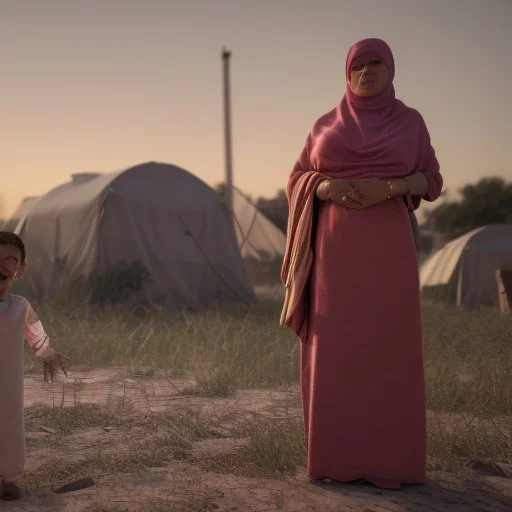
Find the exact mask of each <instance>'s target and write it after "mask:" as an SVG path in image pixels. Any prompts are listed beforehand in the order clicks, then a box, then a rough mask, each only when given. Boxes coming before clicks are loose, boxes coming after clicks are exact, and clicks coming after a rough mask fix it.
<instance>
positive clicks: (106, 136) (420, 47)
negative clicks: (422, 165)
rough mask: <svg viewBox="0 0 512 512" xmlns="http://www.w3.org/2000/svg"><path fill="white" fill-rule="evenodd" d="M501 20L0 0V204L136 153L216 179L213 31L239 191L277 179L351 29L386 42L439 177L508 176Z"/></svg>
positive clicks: (509, 110) (489, 6)
mask: <svg viewBox="0 0 512 512" xmlns="http://www.w3.org/2000/svg"><path fill="white" fill-rule="evenodd" d="M511 27H512V0H487V1H484V0H480V1H476V0H423V1H419V0H380V1H379V0H373V1H370V0H259V1H252V0H238V1H236V0H186V1H178V0H166V1H164V0H160V1H156V0H145V1H134V0H127V1H121V0H82V1H73V0H60V1H57V0H32V1H26V0H0V42H1V51H0V59H1V60H0V63H1V91H2V93H1V125H2V136H1V139H2V146H1V147H2V150H1V152H0V159H1V160H0V169H1V170H0V172H1V175H2V178H3V180H2V181H3V183H4V186H3V190H2V191H1V192H0V198H2V199H3V202H4V211H3V214H5V215H9V214H10V213H12V211H13V210H14V209H15V208H16V206H17V205H18V203H19V201H20V200H21V199H22V198H23V197H25V196H32V195H39V194H42V193H44V192H46V191H48V190H49V189H50V188H52V187H54V186H56V185H58V184H60V183H62V182H64V181H67V180H68V179H69V176H70V174H71V173H75V172H85V171H99V172H108V171H113V170H118V169H121V168H126V167H130V166H133V165H136V164H139V163H143V162H147V161H152V160H153V161H159V162H166V163H172V164H176V165H179V166H181V167H183V168H185V169H187V170H188V171H190V172H192V173H193V174H195V175H197V176H198V177H200V178H201V179H203V180H204V181H206V182H207V183H208V184H210V185H214V184H216V183H218V182H220V181H222V180H223V179H224V169H225V163H224V133H223V97H222V61H221V51H222V47H223V46H224V45H225V46H226V47H227V48H228V49H229V50H230V51H232V58H231V85H232V110H233V117H232V119H233V172H234V183H235V185H236V186H238V187H239V188H241V189H242V190H243V191H244V192H245V193H247V194H250V195H252V196H254V197H258V196H260V195H264V196H272V195H274V194H275V192H276V191H277V189H279V188H284V187H285V186H286V182H287V179H288V175H289V173H290V170H291V168H292V166H293V164H294V163H295V160H296V159H297V157H298V155H299V153H300V151H301V149H302V147H303V144H304V142H305V139H306V136H307V134H308V131H309V129H310V128H311V125H312V124H313V122H314V121H315V120H316V119H317V118H318V117H319V116H320V115H322V114H323V113H325V112H327V111H328V110H330V109H331V108H333V107H334V106H335V105H336V104H337V103H338V102H339V101H340V99H341V98H342V96H343V93H344V89H345V77H344V64H345V57H346V53H347V51H348V50H349V48H350V46H351V45H352V44H353V43H355V42H356V41H358V40H360V39H363V38H366V37H380V38H382V39H384V40H386V41H387V42H388V44H389V45H390V46H391V49H392V50H393V53H394V56H395V62H396V78H395V89H396V95H397V97H398V98H400V99H402V100H403V101H404V102H405V103H406V104H408V105H409V106H411V107H414V108H416V109H418V110H419V111H420V112H421V113H422V115H423V117H424V118H425V121H426V122H427V125H428V128H429V131H430V134H431V138H432V143H433V145H434V147H435V149H436V152H437V155H438V158H439V161H440V163H441V172H442V173H443V176H444V178H445V186H446V188H448V189H449V190H450V191H455V190H456V189H457V188H458V187H460V186H462V185H464V184H465V183H471V182H476V181H477V180H478V179H480V178H481V177H484V176H490V175H498V176H502V177H504V178H505V179H507V180H512V163H511V162H512V159H511V157H510V151H511V147H512V140H511V134H512V130H511V119H512V99H511V96H510V94H511V92H510V91H511V90H512V65H511V59H512V56H511V55H512V28H511ZM1 214H2V212H1V211H0V215H1Z"/></svg>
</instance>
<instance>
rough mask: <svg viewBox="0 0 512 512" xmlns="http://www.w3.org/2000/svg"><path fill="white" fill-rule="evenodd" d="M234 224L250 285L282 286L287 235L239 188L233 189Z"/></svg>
mask: <svg viewBox="0 0 512 512" xmlns="http://www.w3.org/2000/svg"><path fill="white" fill-rule="evenodd" d="M221 195H222V192H221ZM233 223H234V227H235V233H236V238H237V241H238V247H239V249H240V253H241V255H242V258H243V261H244V264H245V268H246V271H247V273H248V275H249V279H250V281H251V283H252V284H253V285H254V286H260V285H261V286H265V285H279V284H280V270H281V265H282V261H283V256H284V252H285V249H286V236H285V234H284V233H283V232H282V231H281V230H280V229H279V228H278V227H277V226H276V225H275V224H274V223H273V222H272V221H271V220H270V219H268V218H267V217H266V216H265V215H264V214H263V213H262V212H261V211H260V210H259V209H258V208H257V207H256V206H255V205H254V204H253V203H252V202H251V200H250V199H249V198H248V197H247V196H245V195H244V194H243V193H242V192H241V191H240V190H239V189H238V188H236V187H233Z"/></svg>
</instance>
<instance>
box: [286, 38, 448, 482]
mask: <svg viewBox="0 0 512 512" xmlns="http://www.w3.org/2000/svg"><path fill="white" fill-rule="evenodd" d="M368 52H376V53H377V54H378V55H379V56H380V57H382V62H383V63H384V64H385V66H386V69H387V70H388V82H387V84H386V87H385V88H384V89H383V90H382V91H381V92H380V93H379V94H377V95H375V96H371V97H359V96H357V95H356V94H355V93H354V92H353V91H352V89H351V73H352V64H353V63H354V62H355V59H357V58H358V57H359V56H362V55H364V54H368ZM394 70H395V66H394V59H393V54H392V52H391V49H390V48H389V46H388V45H387V43H385V42H384V41H382V40H381V39H375V38H371V39H365V40H362V41H359V42H358V43H356V44H355V45H353V46H352V48H351V49H350V51H349V53H348V55H347V60H346V65H345V73H346V80H347V85H346V92H345V95H344V96H343V98H342V100H341V101H340V102H339V103H338V105H336V107H335V108H333V109H332V110H331V111H329V112H328V113H327V114H324V115H323V116H321V117H320V118H319V119H318V120H317V121H316V122H315V123H314V124H313V127H312V129H311V130H310V133H309V135H308V138H307V140H306V144H305V145H304V148H303V150H302V152H301V154H300V157H299V159H298V160H297V162H296V164H295V166H294V168H293V170H292V173H291V175H290V178H289V180H288V185H287V196H288V199H289V204H290V215H289V224H288V233H287V250H286V254H285V258H284V261H283V269H282V278H283V283H284V284H285V287H286V295H285V303H284V306H283V313H282V315H281V321H280V322H281V324H282V325H286V326H288V327H289V328H291V329H292V330H293V331H294V332H295V333H296V334H297V335H298V336H299V338H300V341H301V388H302V401H303V409H304V421H305V429H306V436H307V443H308V476H309V478H311V479H321V478H330V479H332V480H338V481H350V480H356V479H365V480H369V481H370V482H372V483H374V484H375V485H378V486H382V487H389V488H398V487H400V485H401V484H404V483H410V484H421V483H424V482H425V480H426V476H425V474H426V468H425V466H426V462H425V459H426V453H425V445H426V411H425V387H424V373H423V350H422V338H421V310H420V295H419V275H418V264H417V258H416V251H415V244H414V237H413V232H412V227H411V222H410V220H409V212H408V209H407V206H406V205H405V202H404V198H403V197H395V198H393V199H390V198H388V199H385V200H383V201H382V202H380V203H378V204H376V205H374V206H370V207H368V208H365V209H362V210H357V209H350V208H346V207H344V206H341V205H339V204H336V203H335V202H332V201H329V202H323V201H313V200H312V198H314V197H315V190H316V186H318V184H319V183H320V182H321V181H322V180H324V179H341V180H345V181H358V180H366V179H371V178H381V179H389V178H404V177H407V176H410V175H413V174H416V173H421V174H423V176H424V177H425V179H426V181H427V189H428V190H427V191H426V193H425V194H424V195H423V196H422V197H419V196H411V195H409V194H408V197H409V199H411V200H414V199H416V202H415V203H414V204H413V205H412V206H414V207H417V206H418V204H419V202H418V201H420V200H422V199H424V200H427V201H430V202H431V201H435V200H436V199H437V198H438V197H439V195H440V194H441V190H442V187H443V177H442V176H441V174H440V166H439V162H438V160H437V157H436V154H435V150H434V148H433V147H432V144H431V140H430V134H429V132H428V129H427V126H426V124H425V121H424V119H423V117H422V116H421V114H420V113H419V112H418V111H417V110H415V109H412V108H410V107H408V106H407V105H405V104H404V103H403V102H402V101H400V100H398V99H396V97H395V90H394V86H393V78H394ZM391 195H394V194H391ZM412 202H414V201H412ZM314 204H316V207H315V208H316V209H315V208H314V207H313V205H314Z"/></svg>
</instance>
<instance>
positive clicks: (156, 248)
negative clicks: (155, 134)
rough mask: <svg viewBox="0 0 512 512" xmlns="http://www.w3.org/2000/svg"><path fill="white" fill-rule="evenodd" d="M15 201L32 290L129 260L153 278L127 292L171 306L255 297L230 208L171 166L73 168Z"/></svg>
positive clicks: (40, 292)
mask: <svg viewBox="0 0 512 512" xmlns="http://www.w3.org/2000/svg"><path fill="white" fill-rule="evenodd" d="M22 207H23V204H22V205H20V208H19V209H18V211H17V212H15V214H14V215H13V219H11V220H10V221H9V225H10V224H13V223H16V224H17V227H16V230H17V232H18V233H19V234H20V235H21V236H22V238H23V240H24V242H25V244H26V246H27V254H28V265H27V274H26V277H27V280H28V282H29V285H30V291H31V293H32V294H33V295H34V296H35V297H36V298H38V299H46V298H53V297H55V296H57V295H59V293H60V292H61V291H62V290H63V289H64V288H65V287H66V286H68V285H69V284H70V283H73V282H75V281H76V280H77V279H79V278H84V279H86V280H87V279H88V278H90V277H91V276H103V275H107V274H108V273H109V272H111V271H112V270H113V269H115V268H116V266H118V265H119V264H120V263H121V262H122V261H124V262H126V263H128V264H129V263H131V262H134V261H136V260H140V261H141V262H142V264H143V265H144V267H145V268H146V269H147V270H148V271H149V274H150V277H151V280H152V283H148V284H146V285H145V286H144V288H143V290H142V291H141V292H140V293H139V296H137V297H134V298H133V300H138V301H140V300H142V301H144V302H146V303H150V304H155V303H157V304H161V305H162V306H164V307H166V308H168V309H174V310H179V309H182V308H187V307H190V308H194V309H197V308H199V307H201V306H203V305H206V304H209V303H212V302H215V301H222V300H237V301H244V302H250V301H252V300H253V299H254V294H253V290H252V287H251V285H250V282H249V280H248V278H247V274H246V271H245V268H244V265H243V261H242V258H241V256H240V251H239V250H238V245H237V241H236V236H235V232H234V229H233V225H232V222H231V219H230V215H229V212H228V211H227V209H226V208H225V206H224V205H223V203H222V201H221V200H220V199H219V197H218V195H217V194H216V193H215V192H214V191H213V190H212V189H211V188H210V187H209V186H208V185H206V184H205V183H204V182H202V181H201V180H199V179H198V178H197V177H195V176H194V175H192V174H190V173H189V172H187V171H186V170H184V169H181V168H179V167H176V166H174V165H168V164H161V163H156V162H150V163H145V164H141V165H138V166H135V167H131V168H129V169H125V170H121V171H116V172H112V173H107V174H99V173H81V174H75V175H72V180H71V181H70V182H68V183H65V184H63V185H60V186H58V187H56V188H54V189H53V190H50V191H49V192H48V193H46V194H44V195H43V196H40V197H39V198H37V199H36V200H32V203H31V205H30V207H29V208H26V211H25V212H20V210H21V209H22ZM20 213H21V214H20ZM15 217H19V218H17V219H16V218H15Z"/></svg>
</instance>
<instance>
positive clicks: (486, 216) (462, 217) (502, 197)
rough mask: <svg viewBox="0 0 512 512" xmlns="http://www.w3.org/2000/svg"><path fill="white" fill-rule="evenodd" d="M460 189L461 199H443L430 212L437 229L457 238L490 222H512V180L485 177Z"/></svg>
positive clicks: (431, 219) (432, 223)
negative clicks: (509, 181)
mask: <svg viewBox="0 0 512 512" xmlns="http://www.w3.org/2000/svg"><path fill="white" fill-rule="evenodd" d="M459 192H460V196H461V199H460V200H459V201H450V202H446V203H443V204H441V205H440V206H438V207H437V208H435V209H434V210H432V211H431V212H429V214H428V218H429V224H430V226H431V227H433V228H434V229H435V230H437V231H440V232H441V233H444V234H446V235H448V237H449V238H456V237H458V236H460V235H462V234H464V233H467V232H468V231H471V230H472V229H475V228H478V227H481V226H487V225H488V224H502V223H503V224H509V223H512V183H507V182H506V181H505V180H504V179H502V178H499V177H490V178H483V179H481V180H480V181H479V182H478V183H476V184H474V185H465V186H464V187H462V188H461V189H460V190H459Z"/></svg>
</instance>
